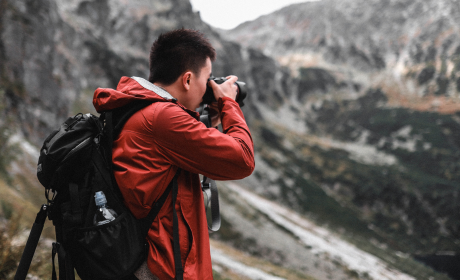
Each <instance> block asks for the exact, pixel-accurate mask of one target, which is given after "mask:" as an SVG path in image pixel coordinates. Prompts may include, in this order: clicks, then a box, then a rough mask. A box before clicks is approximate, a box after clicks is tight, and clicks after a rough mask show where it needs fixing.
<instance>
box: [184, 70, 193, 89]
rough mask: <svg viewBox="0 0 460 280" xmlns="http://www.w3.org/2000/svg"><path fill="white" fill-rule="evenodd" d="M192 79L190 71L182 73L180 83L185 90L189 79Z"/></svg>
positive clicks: (188, 85) (188, 87) (188, 86)
mask: <svg viewBox="0 0 460 280" xmlns="http://www.w3.org/2000/svg"><path fill="white" fill-rule="evenodd" d="M191 79H192V72H190V71H189V72H185V73H184V75H182V85H183V86H184V88H185V89H186V90H189V89H190V81H191Z"/></svg>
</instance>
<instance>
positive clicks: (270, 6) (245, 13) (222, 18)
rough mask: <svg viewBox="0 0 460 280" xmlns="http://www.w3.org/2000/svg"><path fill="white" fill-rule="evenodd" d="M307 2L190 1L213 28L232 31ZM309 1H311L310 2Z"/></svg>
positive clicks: (278, 0) (262, 0) (250, 0)
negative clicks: (291, 6)
mask: <svg viewBox="0 0 460 280" xmlns="http://www.w3.org/2000/svg"><path fill="white" fill-rule="evenodd" d="M308 1H309V0H230V1H228V0H227V1H224V0H212V1H211V0H190V2H191V3H192V7H193V10H195V11H199V12H200V15H201V19H202V20H203V21H205V22H206V23H208V24H210V25H211V26H213V27H218V28H222V29H233V28H235V27H237V26H238V25H239V24H240V23H243V22H245V21H249V20H254V19H256V18H258V17H260V16H262V15H266V14H269V13H272V12H274V11H276V10H279V9H281V8H283V7H285V6H288V5H290V4H294V3H301V2H308ZM310 1H311V0H310Z"/></svg>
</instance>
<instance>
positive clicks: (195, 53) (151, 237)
mask: <svg viewBox="0 0 460 280" xmlns="http://www.w3.org/2000/svg"><path fill="white" fill-rule="evenodd" d="M214 59H215V50H214V48H213V47H212V46H211V44H210V43H209V41H208V40H207V39H206V38H205V37H204V36H203V35H202V34H201V33H199V32H198V31H194V30H187V29H179V30H175V31H171V32H168V33H165V34H162V35H160V36H159V37H158V39H157V40H156V41H155V42H154V43H153V46H152V48H151V52H150V76H149V81H147V80H144V79H142V78H137V77H133V78H127V77H123V78H122V79H121V80H120V83H119V84H118V87H117V89H116V90H114V89H103V88H100V89H97V90H96V92H95V94H94V100H93V104H94V106H95V108H96V110H98V111H105V110H111V109H115V108H118V107H121V106H123V105H126V104H128V103H130V102H132V101H135V100H149V101H153V102H154V103H152V104H151V105H148V106H147V107H145V108H144V109H141V110H140V111H138V112H137V113H135V114H134V115H133V116H132V117H131V118H130V119H129V120H128V121H127V122H126V124H125V126H124V127H123V130H122V131H121V133H120V135H119V136H118V137H117V138H116V139H114V142H113V150H112V151H113V156H112V159H113V166H114V175H115V178H116V180H117V183H118V185H119V187H120V189H121V191H122V194H123V197H124V199H125V203H126V205H127V206H128V207H129V209H130V210H131V211H132V212H133V214H134V215H135V216H136V217H137V218H143V217H145V216H146V215H147V214H148V213H149V210H150V207H151V205H153V204H154V203H155V201H157V200H158V199H159V198H160V196H161V195H162V194H163V192H164V191H165V189H166V188H167V186H168V184H169V183H170V182H171V180H172V179H173V177H174V175H175V174H176V171H177V170H178V168H180V169H181V172H180V175H179V177H178V186H179V191H178V196H177V201H176V204H175V208H176V210H177V213H178V219H179V241H180V254H181V262H182V266H183V269H184V273H183V276H184V279H200V280H201V279H212V267H211V255H210V247H209V235H208V229H207V220H206V213H205V210H204V206H203V205H204V202H203V195H202V192H201V185H200V180H199V175H198V174H203V175H205V176H207V177H209V178H212V179H215V180H236V179H241V178H244V177H247V176H249V175H250V174H251V173H252V171H253V170H254V150H253V142H252V138H251V134H250V132H249V129H248V127H247V124H246V122H245V120H244V116H243V113H242V111H241V109H240V108H239V105H238V103H236V102H235V98H236V94H237V93H236V90H237V87H236V85H235V81H236V80H237V79H238V78H237V77H235V76H230V77H228V78H229V79H228V80H227V81H226V82H224V83H223V84H220V85H218V84H216V83H215V82H214V81H209V83H210V86H211V87H212V89H213V91H214V95H215V98H216V100H217V104H214V106H213V107H215V108H216V110H218V113H219V116H220V122H221V123H222V128H223V132H224V133H221V132H220V131H219V130H217V129H215V128H206V126H205V125H204V124H203V123H201V122H200V121H199V114H198V113H197V112H195V109H196V108H197V107H199V105H200V103H201V102H202V97H203V95H204V93H205V90H206V85H207V83H208V79H209V77H210V76H211V73H212V64H211V62H212V61H213V60H214ZM214 124H216V123H214ZM171 203H172V196H171V194H170V195H169V196H168V199H167V200H166V202H165V204H164V205H163V207H162V209H161V211H160V212H159V214H158V216H157V218H156V219H155V221H154V222H153V223H152V225H151V227H150V230H149V233H148V236H147V241H148V245H149V254H148V258H147V263H146V264H144V265H143V266H141V268H140V269H139V270H138V271H137V272H136V273H135V275H136V276H137V277H138V278H145V277H150V278H145V279H156V278H154V276H155V277H158V278H159V279H162V280H163V279H175V265H174V253H173V222H172V221H173V211H172V207H171ZM146 267H148V270H147V274H148V276H141V274H142V273H144V274H145V272H146Z"/></svg>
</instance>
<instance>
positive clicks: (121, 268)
mask: <svg viewBox="0 0 460 280" xmlns="http://www.w3.org/2000/svg"><path fill="white" fill-rule="evenodd" d="M149 104H151V102H145V101H136V102H132V103H130V104H129V105H126V106H124V107H121V108H119V109H116V110H113V111H109V112H104V113H102V114H101V116H100V117H96V116H94V115H91V114H77V115H76V116H74V117H70V118H68V119H67V120H66V121H65V122H64V123H63V124H62V125H61V126H60V128H59V129H57V130H55V131H53V132H52V133H51V134H50V135H49V136H48V137H47V138H46V140H45V141H44V144H43V147H42V149H41V151H40V157H39V161H38V167H37V177H38V179H39V181H40V183H41V184H42V185H43V186H44V187H45V189H46V191H45V193H46V198H47V200H48V203H47V204H44V205H43V206H42V208H41V210H40V212H39V213H38V214H37V219H36V220H35V223H34V225H33V227H32V230H31V233H30V236H29V239H28V241H27V244H26V247H25V249H24V253H23V255H22V258H21V261H20V264H19V267H18V269H17V272H16V275H15V278H14V279H15V280H19V279H21V280H22V279H25V278H26V276H27V272H28V269H29V267H30V263H31V261H32V257H33V255H34V252H35V248H36V246H37V243H38V240H39V237H40V235H41V232H42V229H43V225H44V223H45V220H46V217H48V218H49V219H50V220H52V221H53V225H54V226H55V229H56V241H57V242H55V243H53V253H52V256H53V257H52V259H53V275H52V279H56V278H57V277H56V272H55V268H54V258H55V256H56V254H57V256H58V263H59V279H66V280H69V279H72V280H74V279H75V275H74V268H75V270H76V271H77V273H78V275H79V276H80V278H81V279H82V280H87V279H103V280H104V279H106V280H119V279H129V278H130V277H131V275H132V274H133V273H134V272H135V271H136V269H137V268H139V266H140V265H141V264H142V262H144V261H145V259H146V256H147V246H146V240H145V238H146V236H147V232H148V230H149V227H150V225H151V224H152V222H153V220H154V219H155V217H156V215H157V214H158V212H159V210H160V209H161V207H162V206H163V204H164V201H165V200H166V198H167V196H168V195H169V193H171V192H172V196H173V202H172V205H173V207H172V208H173V213H174V215H173V216H174V220H173V227H174V229H173V239H174V258H175V269H176V279H182V278H183V276H182V275H183V269H182V263H181V259H180V251H179V236H178V225H177V224H178V222H177V214H176V211H175V207H174V205H175V201H176V196H177V188H178V186H177V177H178V175H179V173H180V169H179V170H178V171H177V173H176V175H175V176H174V179H173V180H172V181H171V183H170V184H169V186H168V188H167V189H166V191H165V192H164V193H163V194H162V196H161V198H160V199H159V200H158V201H157V202H156V203H155V204H154V205H153V206H152V209H151V211H150V213H149V214H148V216H147V217H145V218H143V219H140V220H138V219H136V218H135V217H134V216H133V215H132V213H131V212H130V211H129V210H128V209H127V208H126V207H125V205H124V203H123V197H122V195H121V192H120V190H119V188H118V186H117V184H116V181H115V178H114V176H113V172H112V164H111V158H112V153H111V151H112V142H113V139H114V136H116V135H118V134H119V132H120V131H121V129H122V128H123V125H124V124H125V122H126V121H127V120H128V119H129V117H131V116H132V115H133V114H134V113H135V112H137V111H138V110H140V109H142V108H144V107H146V106H147V105H149ZM99 191H103V193H104V194H105V197H106V200H107V205H108V207H110V208H111V209H112V210H114V211H115V212H116V214H117V217H116V219H115V220H113V221H111V222H108V223H106V224H103V225H94V216H95V215H96V213H97V211H98V208H97V206H96V203H95V193H96V192H99Z"/></svg>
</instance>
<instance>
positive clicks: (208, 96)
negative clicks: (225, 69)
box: [202, 76, 248, 107]
mask: <svg viewBox="0 0 460 280" xmlns="http://www.w3.org/2000/svg"><path fill="white" fill-rule="evenodd" d="M211 80H213V81H214V82H216V84H222V83H224V82H225V81H226V80H227V79H226V78H224V77H219V78H216V77H214V76H211V77H210V78H209V79H208V81H211ZM235 84H236V85H237V86H238V93H237V95H236V100H235V101H236V102H238V104H239V105H240V107H243V106H244V103H243V100H244V99H245V98H246V95H247V94H248V93H247V91H246V88H245V87H244V85H246V83H244V82H240V81H236V82H235ZM213 102H216V98H215V97H214V92H213V91H212V87H211V86H210V85H209V84H207V85H206V92H205V93H204V96H203V102H202V103H203V104H211V103H213Z"/></svg>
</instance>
